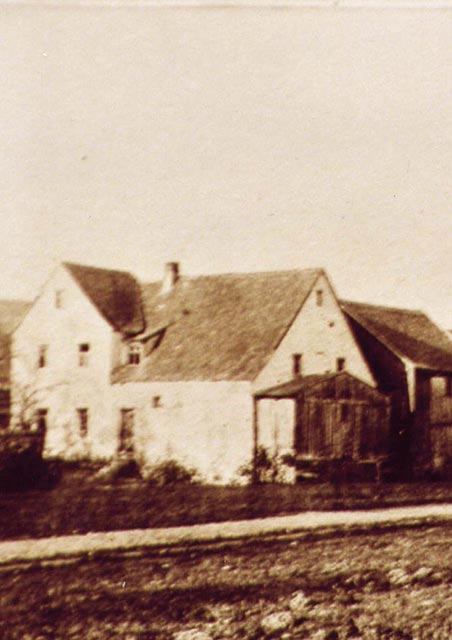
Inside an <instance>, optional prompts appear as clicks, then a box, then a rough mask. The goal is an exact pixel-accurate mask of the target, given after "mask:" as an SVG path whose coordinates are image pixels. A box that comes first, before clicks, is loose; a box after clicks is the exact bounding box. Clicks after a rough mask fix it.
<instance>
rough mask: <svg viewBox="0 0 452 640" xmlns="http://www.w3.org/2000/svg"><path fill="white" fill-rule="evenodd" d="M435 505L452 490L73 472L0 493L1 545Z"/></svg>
mask: <svg viewBox="0 0 452 640" xmlns="http://www.w3.org/2000/svg"><path fill="white" fill-rule="evenodd" d="M433 502H452V484H450V483H449V484H443V483H433V484H404V485H399V484H382V485H375V484H359V485H342V486H340V487H337V486H336V487H335V486H333V485H331V484H328V483H325V484H311V483H307V484H301V485H295V486H284V485H260V486H248V487H215V486H202V485H189V484H187V485H184V484H179V485H174V486H172V487H156V486H152V485H149V484H146V483H145V482H143V481H141V482H140V481H133V480H132V481H131V480H128V481H125V480H123V481H117V482H116V483H113V484H110V485H101V484H93V483H92V482H87V481H86V480H85V479H84V476H83V475H81V474H78V473H75V472H73V473H71V474H67V475H66V476H65V477H64V478H63V480H62V481H61V483H60V484H59V485H57V486H56V487H54V488H53V489H52V490H49V491H30V492H24V493H14V494H0V539H3V540H6V539H19V538H26V537H45V536H52V535H64V534H72V533H87V532H90V531H111V530H119V529H133V528H147V527H169V526H177V525H191V524H196V523H204V522H218V521H222V520H240V519H248V518H260V517H267V516H273V515H282V514H290V513H297V512H302V511H306V510H332V509H369V508H377V507H383V506H400V505H406V504H410V505H412V504H423V503H433Z"/></svg>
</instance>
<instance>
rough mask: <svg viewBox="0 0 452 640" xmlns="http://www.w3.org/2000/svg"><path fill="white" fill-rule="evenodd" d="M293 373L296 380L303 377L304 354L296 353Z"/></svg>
mask: <svg viewBox="0 0 452 640" xmlns="http://www.w3.org/2000/svg"><path fill="white" fill-rule="evenodd" d="M292 373H293V376H294V378H296V377H297V376H301V373H302V354H301V353H294V354H293V356H292Z"/></svg>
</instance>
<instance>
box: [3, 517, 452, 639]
mask: <svg viewBox="0 0 452 640" xmlns="http://www.w3.org/2000/svg"><path fill="white" fill-rule="evenodd" d="M451 535H452V524H451V525H437V526H432V525H430V526H422V527H416V528H403V529H393V530H385V531H369V532H366V533H363V532H361V533H356V532H355V533H351V532H348V533H345V532H343V533H338V534H336V535H334V536H332V535H330V536H329V537H315V536H314V535H313V534H312V535H311V536H310V537H308V538H306V537H304V538H300V539H292V540H284V541H273V542H267V543H265V542H263V541H261V542H256V541H254V542H252V543H247V544H244V545H241V546H236V547H230V548H229V549H228V548H223V549H221V550H206V549H204V550H202V549H195V548H193V549H192V550H190V551H189V552H185V553H184V554H177V553H172V554H170V555H165V554H160V555H157V554H155V553H154V555H152V554H148V555H142V554H138V555H137V554H131V555H130V554H129V555H128V556H122V557H101V558H91V559H86V558H85V559H79V560H77V561H74V563H73V564H70V565H46V566H30V567H29V568H27V569H23V568H20V569H19V568H17V567H16V568H3V569H2V572H1V580H0V606H1V611H2V615H1V621H0V637H1V638H2V639H4V640H19V639H20V640H38V638H39V639H41V640H44V639H45V640H50V639H51V640H76V639H77V640H78V639H83V640H85V639H86V640H107V639H108V640H119V639H121V640H167V639H171V638H173V637H175V638H177V637H178V638H179V640H188V639H190V640H198V639H199V640H201V639H202V638H213V639H218V640H220V639H223V640H224V639H225V638H237V639H243V640H258V639H260V638H264V637H270V635H267V636H266V635H265V633H266V632H267V634H269V633H270V631H269V630H268V628H269V627H268V625H270V627H271V624H273V625H275V621H276V626H277V625H278V624H279V623H282V626H284V625H286V626H285V627H284V629H281V631H279V632H276V637H282V638H285V639H287V640H289V639H293V640H326V639H328V640H335V639H336V640H337V639H338V638H339V639H340V640H343V639H345V638H353V637H354V638H361V639H364V640H383V639H384V640H389V639H396V640H427V639H429V640H450V638H451V637H452V598H451V597H450V595H451V588H452V587H451V585H452V545H450V539H451ZM294 597H295V602H297V601H298V602H301V604H302V606H301V611H298V613H297V612H296V615H294V614H291V615H289V614H288V612H289V610H290V607H291V601H292V604H293V602H294V600H293V598H294ZM273 613H276V614H277V616H276V617H275V616H273V617H271V618H268V616H269V615H271V614H273ZM265 629H266V630H267V631H266V632H265ZM188 631H189V632H190V633H184V632H188ZM202 633H204V634H205V635H202ZM178 634H179V636H178Z"/></svg>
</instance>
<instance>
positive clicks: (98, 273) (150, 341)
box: [12, 263, 374, 482]
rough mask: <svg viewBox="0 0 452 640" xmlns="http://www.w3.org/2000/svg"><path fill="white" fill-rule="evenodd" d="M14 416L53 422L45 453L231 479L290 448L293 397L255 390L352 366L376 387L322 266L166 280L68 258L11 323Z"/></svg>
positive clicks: (173, 274)
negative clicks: (123, 455) (119, 457)
mask: <svg viewBox="0 0 452 640" xmlns="http://www.w3.org/2000/svg"><path fill="white" fill-rule="evenodd" d="M13 355H14V357H13V366H12V371H13V387H12V394H13V409H12V410H13V422H15V423H16V424H17V423H18V422H20V421H22V422H23V421H24V420H25V421H35V423H36V421H37V422H38V423H40V424H41V426H42V427H44V426H45V428H46V441H45V451H46V453H47V454H48V455H52V456H54V455H56V456H62V457H66V458H73V457H90V458H99V459H102V458H104V459H108V458H112V457H113V456H114V455H115V454H116V453H117V452H121V451H129V452H130V453H132V452H133V453H134V455H135V456H136V457H137V458H138V459H139V460H140V461H142V462H145V463H147V464H153V463H154V462H158V461H161V460H164V459H169V458H171V459H177V460H180V461H181V462H183V463H184V464H186V465H187V466H191V467H195V468H196V469H197V470H198V471H199V472H200V473H201V474H202V475H203V476H204V477H205V478H206V479H208V480H210V481H220V482H226V481H228V480H230V479H231V478H232V477H233V476H234V474H235V473H236V472H237V469H238V468H239V467H240V465H242V464H243V463H246V462H249V461H250V460H251V458H252V455H253V450H254V447H255V446H256V438H257V440H258V442H259V443H260V444H265V445H267V446H272V447H279V448H282V449H293V446H294V424H293V423H294V421H293V415H294V407H293V402H291V401H290V400H287V401H285V400H281V401H279V402H272V401H270V400H268V401H266V400H263V401H261V402H259V433H258V434H255V433H253V429H255V427H256V420H255V416H254V415H253V413H254V411H255V403H254V402H253V397H254V394H255V393H257V392H259V391H260V390H262V389H266V388H269V387H273V386H275V385H278V384H281V383H285V382H287V381H289V380H291V379H293V378H294V376H301V375H303V376H304V375H310V374H320V373H326V372H334V371H337V370H341V369H344V368H345V369H346V370H347V371H348V372H349V373H350V374H352V375H353V376H355V377H357V378H359V379H360V380H362V381H364V382H366V383H368V384H370V385H372V386H373V385H374V379H373V377H372V374H371V372H370V370H369V368H368V366H367V364H366V361H365V360H364V358H363V356H362V354H361V351H360V349H359V347H358V346H357V343H356V342H355V338H354V336H353V334H352V332H351V331H350V328H349V325H348V322H347V320H346V319H345V317H344V315H343V312H342V311H341V308H340V306H339V304H338V301H337V299H336V295H335V293H334V290H333V288H332V286H331V284H330V282H329V280H328V277H327V275H326V274H325V272H324V271H323V270H321V269H307V270H293V271H282V272H270V273H251V274H225V275H213V276H199V277H182V276H180V274H179V269H178V265H177V264H176V263H169V264H168V265H167V267H166V271H165V275H164V278H163V281H162V282H160V283H158V282H155V283H150V284H142V283H139V282H138V281H137V280H136V279H135V278H134V277H133V276H132V275H131V274H129V273H126V272H120V271H114V270H106V269H99V268H94V267H86V266H81V265H74V264H68V263H64V264H62V265H61V266H60V267H59V268H58V269H57V270H56V271H55V272H54V273H53V274H52V275H51V277H50V278H49V280H48V281H47V282H46V283H45V285H44V287H43V289H42V291H41V293H40V294H39V295H38V297H37V298H36V300H35V301H34V303H33V305H32V306H31V308H30V309H29V311H28V313H27V314H26V315H25V317H24V319H23V320H22V322H21V324H20V325H19V327H18V328H17V330H16V331H15V333H14V340H13Z"/></svg>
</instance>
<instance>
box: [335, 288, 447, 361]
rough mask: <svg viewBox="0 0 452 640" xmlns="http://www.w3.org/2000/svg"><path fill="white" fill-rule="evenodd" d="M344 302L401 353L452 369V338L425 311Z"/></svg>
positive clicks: (371, 330)
mask: <svg viewBox="0 0 452 640" xmlns="http://www.w3.org/2000/svg"><path fill="white" fill-rule="evenodd" d="M341 305H342V308H343V309H344V311H345V312H346V313H348V314H349V316H350V317H351V318H353V319H354V320H355V321H356V322H358V324H360V325H361V326H363V327H364V328H365V329H366V330H367V331H369V333H371V334H372V335H374V336H375V337H376V338H377V339H378V340H380V342H382V343H383V344H384V345H385V346H386V347H388V348H389V349H390V350H391V351H393V353H395V354H396V355H397V356H399V357H402V358H407V359H408V360H411V362H413V363H414V364H416V365H419V366H421V367H426V368H430V369H438V370H446V371H452V339H451V338H450V337H449V335H448V333H447V332H446V331H443V330H442V329H440V328H439V327H438V326H437V325H436V324H435V323H434V322H432V320H430V318H429V317H428V316H426V315H425V313H423V312H422V311H410V310H408V309H396V308H392V307H380V306H376V305H370V304H363V303H358V302H348V301H341Z"/></svg>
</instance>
